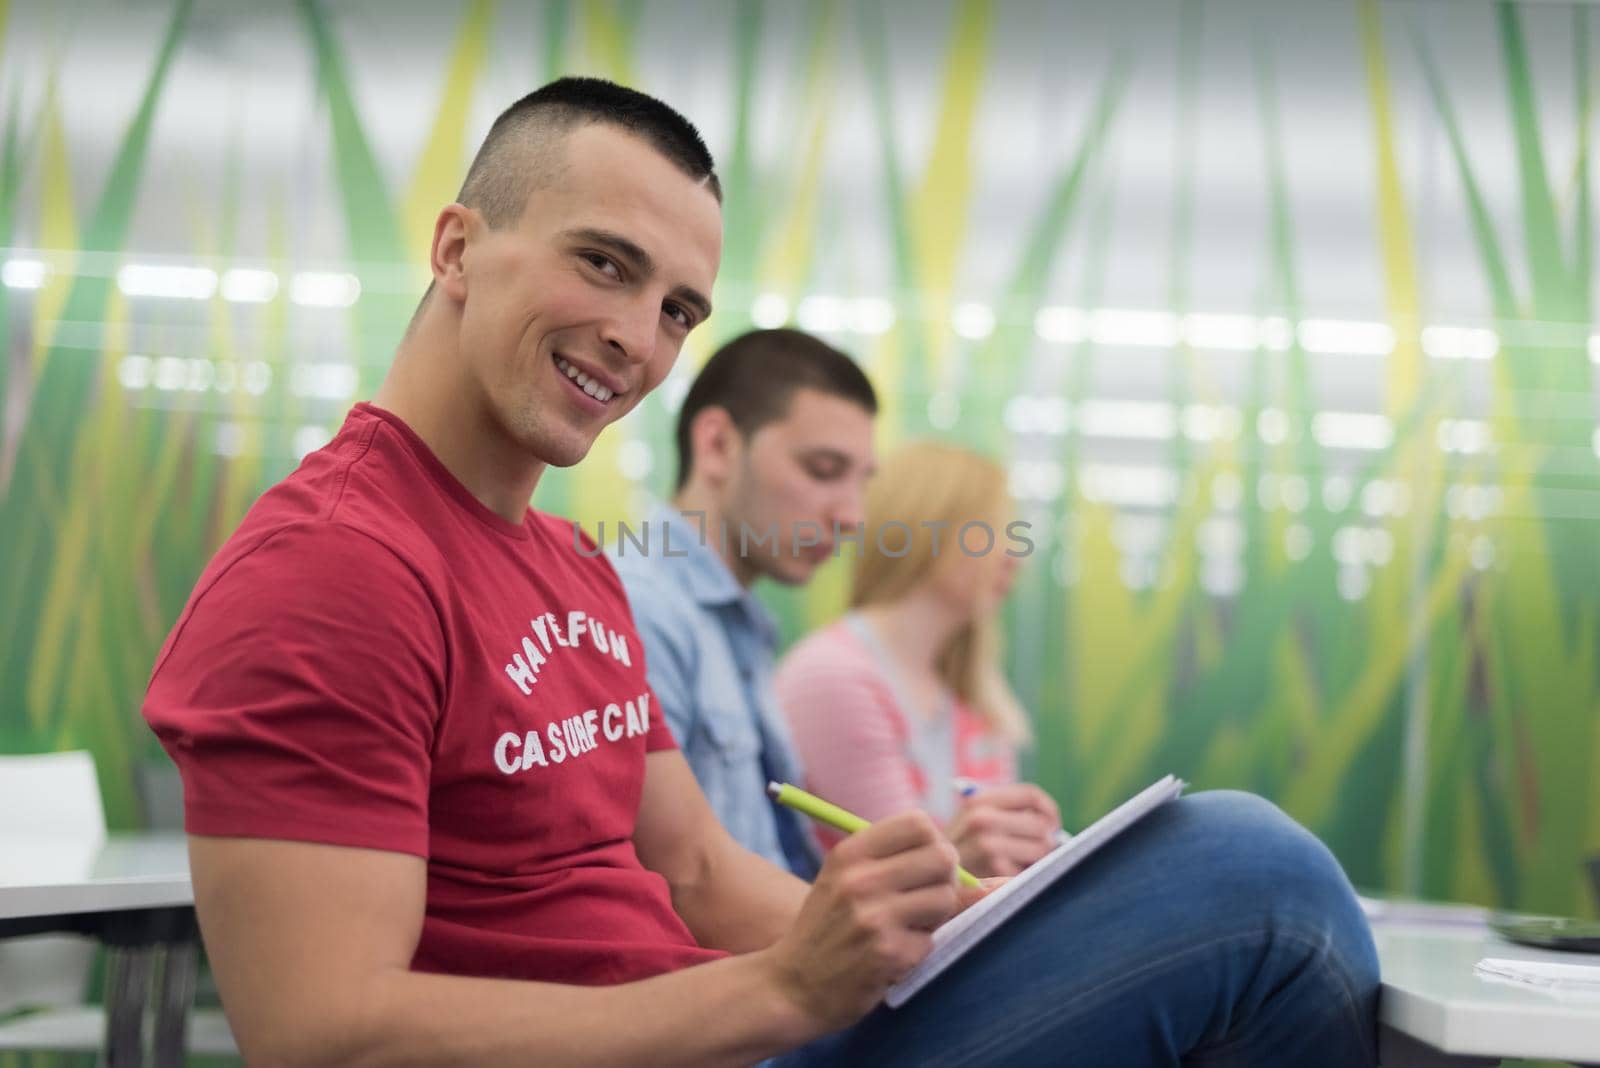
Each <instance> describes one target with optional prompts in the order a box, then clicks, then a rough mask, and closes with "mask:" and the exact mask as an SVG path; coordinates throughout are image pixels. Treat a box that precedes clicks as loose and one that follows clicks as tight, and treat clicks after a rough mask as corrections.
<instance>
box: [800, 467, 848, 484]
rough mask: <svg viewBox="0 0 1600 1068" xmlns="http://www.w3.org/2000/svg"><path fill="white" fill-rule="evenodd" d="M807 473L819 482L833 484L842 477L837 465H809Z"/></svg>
mask: <svg viewBox="0 0 1600 1068" xmlns="http://www.w3.org/2000/svg"><path fill="white" fill-rule="evenodd" d="M806 473H807V474H808V475H810V476H811V477H812V478H814V479H816V480H817V481H818V482H832V481H833V480H834V479H836V478H838V477H839V475H840V471H839V468H838V465H836V464H807V465H806Z"/></svg>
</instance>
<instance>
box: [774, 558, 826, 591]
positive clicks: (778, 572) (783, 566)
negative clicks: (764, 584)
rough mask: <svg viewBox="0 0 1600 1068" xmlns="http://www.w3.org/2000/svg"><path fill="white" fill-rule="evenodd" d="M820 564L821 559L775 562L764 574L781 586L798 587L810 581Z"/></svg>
mask: <svg viewBox="0 0 1600 1068" xmlns="http://www.w3.org/2000/svg"><path fill="white" fill-rule="evenodd" d="M820 566H822V565H821V561H817V562H815V563H813V562H812V561H810V560H804V559H790V560H786V561H781V562H773V563H772V565H771V566H770V567H769V568H768V569H767V570H766V571H765V572H764V574H765V575H766V577H767V578H769V579H771V580H772V581H773V582H776V583H777V584H778V585H780V586H790V587H797V586H804V585H806V584H807V583H809V582H810V581H811V579H812V578H813V576H815V575H816V573H817V568H818V567H820Z"/></svg>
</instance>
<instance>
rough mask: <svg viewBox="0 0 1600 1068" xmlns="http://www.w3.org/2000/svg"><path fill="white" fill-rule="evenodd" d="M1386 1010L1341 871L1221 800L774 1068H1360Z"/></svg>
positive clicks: (1173, 808)
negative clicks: (899, 999)
mask: <svg viewBox="0 0 1600 1068" xmlns="http://www.w3.org/2000/svg"><path fill="white" fill-rule="evenodd" d="M1377 996H1378V960H1377V954H1376V951H1375V950H1374V949H1373V945H1372V936H1371V933H1370V932H1369V931H1368V929H1367V923H1366V919H1365V917H1364V916H1363V915H1362V912H1361V909H1360V906H1359V905H1358V904H1357V902H1356V899H1355V895H1354V893H1353V892H1352V891H1351V888H1350V883H1349V880H1348V879H1346V878H1345V875H1344V872H1343V871H1342V870H1341V869H1340V867H1339V863H1338V861H1336V860H1334V858H1333V855H1332V854H1331V853H1329V852H1328V850H1327V848H1326V847H1325V846H1323V845H1322V843H1321V842H1319V841H1318V840H1317V839H1316V838H1315V837H1314V836H1312V835H1311V834H1310V833H1309V832H1307V831H1306V830H1304V829H1303V828H1301V827H1300V826H1299V825H1298V824H1296V823H1295V822H1294V821H1293V820H1291V819H1289V818H1288V817H1287V816H1285V815H1284V814H1283V813H1282V812H1280V811H1279V810H1278V809H1277V808H1276V807H1274V806H1273V805H1272V804H1271V803H1270V802H1268V801H1264V800H1262V799H1261V798H1259V797H1255V796H1253V795H1251V794H1243V793H1234V792H1227V791H1218V792H1214V793H1202V794H1195V795H1193V796H1190V797H1185V798H1181V799H1179V800H1177V801H1174V802H1171V803H1169V804H1167V805H1164V806H1162V807H1161V808H1159V809H1157V810H1156V811H1155V812H1153V813H1151V814H1150V815H1149V816H1147V817H1146V818H1145V819H1144V820H1143V821H1142V822H1141V823H1140V824H1138V825H1136V826H1135V827H1134V828H1132V829H1131V830H1129V831H1127V832H1125V833H1124V834H1123V835H1122V836H1121V837H1120V838H1118V839H1116V840H1115V841H1113V842H1111V843H1110V844H1109V845H1106V846H1104V847H1103V848H1102V849H1101V850H1100V851H1099V852H1097V853H1096V854H1094V855H1093V856H1092V857H1090V858H1089V859H1088V860H1086V861H1084V862H1083V863H1082V864H1081V865H1080V866H1079V867H1078V868H1076V869H1075V870H1074V871H1072V872H1070V873H1068V874H1067V875H1066V876H1065V877H1064V878H1063V879H1062V880H1061V881H1060V882H1059V883H1057V884H1056V885H1055V886H1053V887H1051V888H1050V889H1049V890H1048V891H1046V892H1045V893H1044V894H1043V895H1041V896H1040V897H1039V899H1038V900H1036V901H1035V902H1033V904H1031V905H1030V906H1028V908H1026V909H1025V910H1024V911H1022V912H1020V913H1018V914H1017V915H1016V916H1014V917H1013V918H1012V919H1011V920H1010V922H1008V923H1007V924H1006V925H1005V926H1003V927H1001V928H1000V929H999V930H997V931H995V932H994V933H993V934H991V935H990V936H989V938H988V939H986V940H985V941H984V942H983V943H982V944H981V945H980V946H978V947H977V948H976V949H974V950H972V951H971V952H969V953H968V954H967V955H966V956H965V957H964V958H962V960H961V961H960V963H958V964H956V965H954V966H953V967H952V968H951V969H950V970H949V971H947V972H945V973H944V975H942V976H940V978H939V979H937V980H936V981H935V982H934V983H932V984H931V985H929V986H928V987H926V988H925V989H923V990H922V991H921V992H920V993H918V994H917V995H916V996H915V997H913V998H912V999H911V1000H910V1001H909V1002H907V1003H906V1004H905V1005H904V1006H902V1007H901V1008H899V1009H888V1008H885V1007H883V1006H879V1008H878V1009H876V1010H875V1011H874V1012H872V1013H871V1014H870V1015H868V1016H867V1017H866V1018H865V1019H863V1020H861V1021H860V1022H859V1023H857V1024H856V1025H855V1026H853V1027H850V1028H848V1029H846V1030H844V1031H841V1032H838V1033H837V1034H834V1035H830V1036H828V1037H827V1038H824V1039H821V1040H819V1041H817V1042H813V1043H811V1044H810V1045H808V1046H805V1047H803V1048H801V1049H798V1050H795V1051H793V1052H791V1053H788V1054H786V1055H784V1056H782V1057H778V1058H776V1059H774V1060H772V1061H770V1062H768V1063H769V1065H770V1066H771V1068H811V1066H815V1065H874V1066H877V1065H906V1066H913V1065H914V1066H917V1068H931V1066H934V1065H1007V1066H1018V1068H1020V1066H1028V1065H1074V1066H1077V1065H1082V1066H1085V1068H1139V1066H1145V1065H1150V1066H1155V1065H1180V1064H1181V1065H1205V1066H1222V1065H1229V1066H1233V1065H1241V1066H1242V1065H1293V1066H1295V1068H1316V1066H1321V1065H1327V1066H1329V1068H1362V1066H1365V1065H1375V1064H1376V1063H1377V1038H1376V1009H1377Z"/></svg>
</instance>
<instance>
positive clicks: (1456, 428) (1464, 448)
mask: <svg viewBox="0 0 1600 1068" xmlns="http://www.w3.org/2000/svg"><path fill="white" fill-rule="evenodd" d="M1435 437H1436V438H1437V439H1438V442H1439V448H1441V449H1443V450H1444V451H1445V452H1459V453H1466V454H1469V455H1471V454H1476V453H1484V452H1493V451H1494V432H1493V430H1492V429H1491V428H1490V426H1489V424H1488V423H1487V422H1485V421H1484V420H1482V419H1441V420H1439V427H1438V429H1437V430H1436V431H1435Z"/></svg>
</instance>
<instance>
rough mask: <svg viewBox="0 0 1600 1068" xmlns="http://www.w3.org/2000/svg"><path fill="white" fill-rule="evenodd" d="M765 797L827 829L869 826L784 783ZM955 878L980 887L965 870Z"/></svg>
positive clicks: (774, 785) (850, 831)
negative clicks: (802, 814)
mask: <svg viewBox="0 0 1600 1068" xmlns="http://www.w3.org/2000/svg"><path fill="white" fill-rule="evenodd" d="M767 796H768V797H770V798H772V799H773V800H774V801H776V802H777V803H778V804H780V805H788V806H789V807H790V808H792V809H794V810H795V811H796V812H803V813H805V814H806V815H807V816H810V817H811V818H812V819H814V820H816V821H817V822H818V823H826V824H827V825H828V826H829V827H833V828H836V829H838V830H841V831H843V832H844V833H846V834H855V833H856V832H857V831H860V830H864V829H866V828H867V827H869V826H871V825H870V824H869V823H867V821H866V820H864V819H862V818H861V817H860V816H857V815H856V814H855V813H854V812H846V811H845V810H844V809H842V808H840V807H839V806H838V805H835V804H833V803H832V802H831V801H824V800H823V799H822V798H820V797H818V796H817V795H816V794H808V793H806V792H805V791H804V790H802V789H800V787H798V786H793V785H790V784H789V783H786V782H769V783H767ZM956 877H957V878H958V879H960V880H961V881H962V882H963V883H965V884H967V885H968V886H982V885H983V884H982V883H980V882H979V881H978V877H977V876H976V875H973V874H972V873H971V872H970V871H968V870H967V869H965V868H959V867H958V868H957V869H956Z"/></svg>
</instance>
